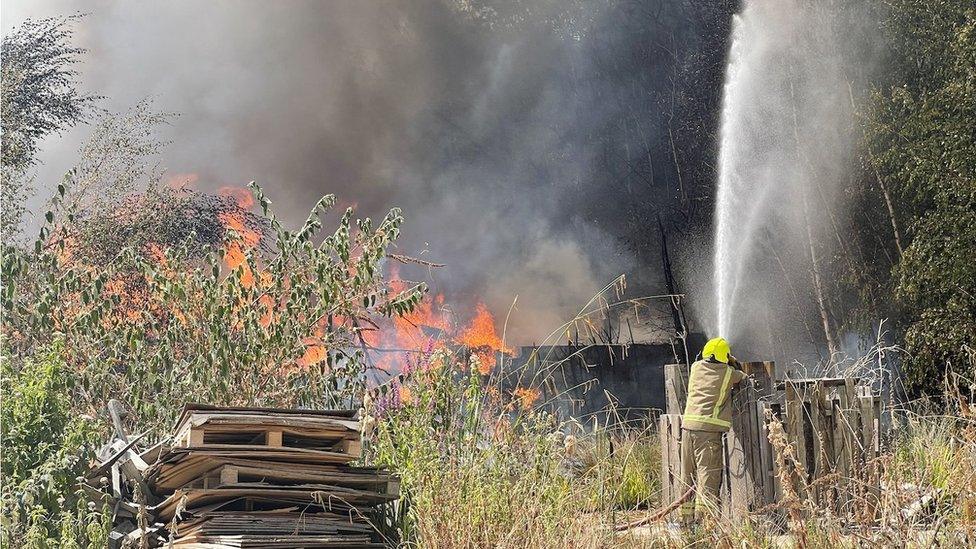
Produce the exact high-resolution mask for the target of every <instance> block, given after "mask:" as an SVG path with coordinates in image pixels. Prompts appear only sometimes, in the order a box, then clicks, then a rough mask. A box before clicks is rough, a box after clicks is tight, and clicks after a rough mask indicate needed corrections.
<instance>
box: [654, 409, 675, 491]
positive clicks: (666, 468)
mask: <svg viewBox="0 0 976 549" xmlns="http://www.w3.org/2000/svg"><path fill="white" fill-rule="evenodd" d="M669 427H670V424H669V420H668V416H667V415H666V414H661V415H660V416H659V417H658V418H657V433H658V444H659V446H660V448H661V502H660V504H661V507H666V506H668V505H670V504H671V502H672V501H674V496H673V495H672V486H673V485H672V481H671V449H670V446H669V440H668V439H669V434H668V430H669Z"/></svg>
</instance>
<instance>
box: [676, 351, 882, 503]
mask: <svg viewBox="0 0 976 549" xmlns="http://www.w3.org/2000/svg"><path fill="white" fill-rule="evenodd" d="M742 367H743V370H744V371H745V372H746V373H747V374H749V377H748V378H747V379H746V380H745V381H743V383H742V384H741V385H740V386H739V387H738V388H736V389H735V391H734V393H733V397H732V402H731V406H732V428H731V429H730V431H729V433H728V435H726V437H725V442H724V448H725V475H724V477H723V486H722V508H723V513H726V514H728V515H731V516H732V517H734V518H744V517H745V516H747V515H750V514H756V513H766V514H777V513H779V512H780V508H779V506H778V504H779V503H781V502H782V501H783V486H782V484H781V483H782V482H783V480H784V479H786V480H788V481H789V482H791V484H792V487H793V489H794V490H795V493H797V494H798V495H799V496H800V497H801V498H808V499H809V500H811V501H812V502H813V503H814V504H816V505H817V506H819V507H820V508H828V509H830V510H832V511H833V512H834V513H837V514H839V515H847V514H854V513H858V514H861V513H868V514H873V513H874V508H875V504H876V502H877V498H878V482H879V478H878V474H877V467H876V461H875V458H877V456H878V453H879V449H880V442H881V425H880V422H879V420H880V417H881V409H880V398H879V397H878V396H877V395H875V394H873V393H872V391H871V388H870V387H868V386H864V385H859V384H858V382H857V380H856V379H851V378H821V379H790V380H781V381H775V365H774V364H773V363H772V362H745V363H743V364H742ZM687 385H688V372H687V367H686V366H685V365H683V364H669V365H667V366H666V367H665V390H666V391H667V410H666V411H667V413H666V414H664V415H662V416H660V418H659V419H658V428H659V432H660V440H661V467H662V471H661V473H662V477H661V478H662V481H661V482H662V487H663V488H662V502H661V503H662V506H664V505H667V504H669V503H671V502H673V501H674V500H675V498H677V497H680V496H681V494H682V493H684V489H683V487H682V484H681V454H680V439H681V414H682V413H683V410H684V403H685V398H686V396H687ZM767 418H774V420H775V421H778V422H780V423H781V425H782V426H783V428H784V430H785V435H786V439H787V441H788V443H789V444H790V446H791V448H792V457H793V458H795V459H789V458H790V456H789V455H788V454H787V455H786V456H785V457H786V458H787V461H786V463H787V469H788V471H785V472H784V474H781V472H780V471H779V468H778V466H777V460H776V454H775V453H774V452H776V449H775V448H774V447H773V445H772V444H771V443H770V441H769V422H768V421H769V420H768V419H767ZM861 516H863V515H861Z"/></svg>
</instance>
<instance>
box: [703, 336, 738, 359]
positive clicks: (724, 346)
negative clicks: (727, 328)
mask: <svg viewBox="0 0 976 549" xmlns="http://www.w3.org/2000/svg"><path fill="white" fill-rule="evenodd" d="M731 353H732V349H730V348H729V342H728V341H725V339H724V338H721V337H716V338H714V339H710V340H708V343H706V344H705V348H704V349H702V359H703V360H708V358H709V357H715V360H717V361H719V362H724V363H725V364H728V363H729V355H730V354H731Z"/></svg>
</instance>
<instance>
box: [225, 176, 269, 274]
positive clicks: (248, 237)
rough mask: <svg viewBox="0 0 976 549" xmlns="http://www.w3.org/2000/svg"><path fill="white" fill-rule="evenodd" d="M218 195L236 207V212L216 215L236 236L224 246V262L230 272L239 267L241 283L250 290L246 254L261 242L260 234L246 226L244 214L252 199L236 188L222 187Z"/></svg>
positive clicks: (251, 203) (252, 204)
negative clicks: (229, 199) (232, 201)
mask: <svg viewBox="0 0 976 549" xmlns="http://www.w3.org/2000/svg"><path fill="white" fill-rule="evenodd" d="M220 194H221V196H226V197H230V198H232V199H233V200H234V202H235V203H236V204H237V207H238V210H237V211H232V212H221V213H219V214H217V217H219V218H220V222H221V223H222V224H223V226H224V228H226V229H227V230H228V231H233V232H234V233H235V234H236V238H232V239H231V240H229V241H228V242H227V244H226V245H225V248H224V262H225V263H226V264H227V267H228V268H229V269H231V270H233V269H236V268H238V267H241V269H242V273H241V283H242V284H243V285H244V286H245V287H248V288H250V287H251V286H253V285H254V273H252V272H251V268H250V267H249V266H248V265H247V255H246V254H247V252H248V251H250V250H252V249H254V248H255V247H257V245H258V244H259V243H260V242H261V234H260V233H258V232H257V231H256V230H254V229H252V228H250V227H248V226H247V224H246V223H245V221H244V214H245V212H247V211H248V210H250V209H251V208H252V207H253V206H254V197H253V196H251V193H250V192H248V191H247V190H246V189H240V188H236V187H222V188H221V189H220Z"/></svg>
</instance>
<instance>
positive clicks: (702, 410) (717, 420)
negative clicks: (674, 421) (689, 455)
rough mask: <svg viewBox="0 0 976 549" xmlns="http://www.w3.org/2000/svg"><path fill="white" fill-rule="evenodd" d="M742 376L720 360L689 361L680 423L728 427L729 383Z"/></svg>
mask: <svg viewBox="0 0 976 549" xmlns="http://www.w3.org/2000/svg"><path fill="white" fill-rule="evenodd" d="M745 377H746V375H745V374H744V373H742V372H740V371H739V370H736V369H735V368H733V367H731V366H729V365H728V364H725V363H723V362H712V361H710V360H699V361H698V362H695V363H694V364H692V365H691V374H690V375H689V376H688V401H687V402H686V403H685V413H684V417H683V418H682V427H683V428H685V429H689V430H692V431H718V432H725V431H728V430H729V427H731V426H732V407H731V406H729V396H730V395H731V394H732V387H733V386H734V385H737V384H738V383H739V382H740V381H742V380H743V378H745Z"/></svg>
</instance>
